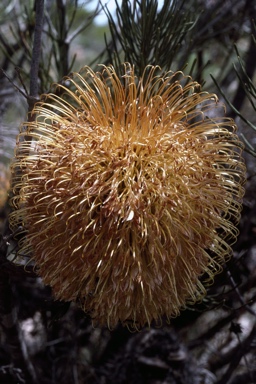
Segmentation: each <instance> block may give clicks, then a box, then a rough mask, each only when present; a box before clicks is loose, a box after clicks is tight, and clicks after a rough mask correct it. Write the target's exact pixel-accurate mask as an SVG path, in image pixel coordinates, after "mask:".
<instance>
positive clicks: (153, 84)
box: [10, 64, 245, 329]
mask: <svg viewBox="0 0 256 384" xmlns="http://www.w3.org/2000/svg"><path fill="white" fill-rule="evenodd" d="M122 70H123V76H121V77H118V75H117V73H116V72H115V69H114V68H113V67H112V66H109V67H105V66H103V67H102V71H101V72H99V73H98V72H94V71H93V70H92V69H90V68H88V67H85V68H83V70H82V72H80V73H74V74H72V75H71V76H70V77H67V78H66V79H64V80H65V82H64V83H63V84H66V85H60V84H57V85H56V89H55V91H54V93H51V94H48V95H44V96H42V98H41V101H40V102H38V103H37V104H36V105H35V107H34V110H33V114H34V116H35V120H34V121H29V122H26V123H24V125H23V130H22V131H21V133H20V135H19V140H18V144H17V149H16V157H15V160H14V162H13V165H12V170H13V178H14V187H13V191H14V197H13V199H12V205H13V207H14V208H15V210H14V211H13V212H12V214H11V216H10V223H11V227H12V229H13V230H14V229H15V228H16V227H17V226H18V225H20V224H21V223H22V225H23V226H24V228H25V229H26V231H27V234H26V236H25V238H24V239H22V242H21V244H20V254H27V255H30V257H31V258H32V260H33V261H34V264H35V268H36V270H37V273H38V274H39V275H40V276H41V277H42V279H43V281H44V283H45V284H47V285H50V286H51V287H52V289H53V292H54V295H55V297H56V298H57V299H60V300H68V301H70V300H71V301H76V302H78V303H79V304H80V306H81V307H82V309H83V310H84V311H86V312H87V313H89V314H90V316H91V317H92V319H93V322H94V324H97V325H105V324H107V325H108V327H110V328H113V327H115V326H116V325H117V323H118V322H119V321H120V322H121V323H122V324H125V325H131V326H132V327H134V328H135V329H137V328H140V327H142V326H144V325H146V324H150V323H151V322H152V321H153V320H154V321H155V322H157V323H161V318H162V317H163V316H165V317H166V318H167V319H170V318H171V317H174V316H177V315H179V313H180V310H181V309H183V308H184V307H185V306H186V304H188V303H195V302H197V301H198V300H201V299H202V298H203V297H204V295H205V294H206V290H205V287H204V284H205V283H209V282H211V281H212V280H213V277H214V275H215V274H216V273H218V272H220V270H221V265H222V264H223V263H225V261H226V260H227V259H228V258H229V257H230V255H231V248H230V245H231V244H232V243H234V242H235V240H236V238H237V235H238V231H237V229H236V227H235V226H236V224H237V222H238V221H239V218H240V211H241V199H242V196H243V193H244V189H243V186H242V185H243V183H244V179H245V166H244V163H243V160H242V159H241V150H242V144H241V142H240V141H239V139H238V137H237V136H236V134H235V131H236V126H235V123H234V121H233V120H232V119H229V118H226V117H223V106H221V105H220V104H219V103H218V100H217V96H216V95H214V94H209V93H207V92H202V91H201V90H200V86H199V84H198V83H196V82H194V81H192V80H191V78H190V77H186V76H184V75H183V74H182V73H181V72H177V73H173V72H167V73H165V74H161V71H160V68H158V67H152V66H148V67H146V69H145V72H144V75H143V76H142V78H139V79H138V78H137V77H136V76H135V74H134V68H133V67H132V66H131V65H130V64H124V65H123V68H122ZM202 275H204V277H205V276H207V278H206V279H205V280H204V281H203V282H202V281H201V280H202V279H201V280H200V277H202Z"/></svg>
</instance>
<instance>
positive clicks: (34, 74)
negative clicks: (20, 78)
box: [28, 0, 44, 112]
mask: <svg viewBox="0 0 256 384" xmlns="http://www.w3.org/2000/svg"><path fill="white" fill-rule="evenodd" d="M35 7H36V19H35V33H34V42H33V50H32V60H31V72H30V89H29V94H30V97H31V98H30V99H29V100H28V106H29V108H28V109H29V112H31V111H32V109H33V107H34V104H35V102H34V101H33V99H36V98H37V97H38V89H39V87H38V73H39V64H40V56H41V40H42V31H43V18H44V0H36V1H35Z"/></svg>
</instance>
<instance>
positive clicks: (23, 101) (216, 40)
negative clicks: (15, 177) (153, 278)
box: [0, 0, 256, 384]
mask: <svg viewBox="0 0 256 384" xmlns="http://www.w3.org/2000/svg"><path fill="white" fill-rule="evenodd" d="M40 4H41V5H43V6H44V7H43V18H42V17H41V18H40V12H39V5H40ZM102 8H104V9H103V10H102ZM99 12H104V13H105V15H106V18H105V20H106V23H105V24H98V23H96V21H95V20H96V16H97V15H98V13H99ZM40 22H41V27H40ZM255 22H256V3H255V1H253V0H230V1H229V0H221V1H220V0H187V1H182V0H164V1H159V2H158V1H156V0H123V1H121V0H120V1H117V2H115V1H111V0H110V1H109V3H107V4H106V5H102V4H101V3H97V2H96V1H93V2H92V1H75V0H73V1H72V0H66V1H65V0H45V1H44V2H43V1H42V0H35V1H34V0H26V1H22V0H12V1H10V0H9V1H7V0H2V1H1V4H0V232H1V239H0V240H1V246H0V252H1V253H0V260H1V267H0V317H1V325H2V327H1V330H0V382H1V383H8V384H11V383H40V384H41V383H42V384H44V383H45V384H51V383H59V382H61V383H63V384H66V383H67V384H72V383H74V384H82V383H102V384H103V383H131V384H133V383H135V384H136V383H151V384H154V383H155V384H157V383H158V384H159V383H170V384H178V383H179V384H183V383H184V384H213V383H217V384H228V383H229V384H238V383H248V384H249V383H255V382H256V368H255V357H254V356H255V347H256V334H255V332H256V328H255V325H256V321H255V316H256V315H255V311H256V306H255V300H256V272H255V271H256V268H255V267H256V197H255V196H256V195H255V187H256V177H255V169H256V168H255V165H256V160H255V156H256V153H255V152H256V133H255V130H256V113H255V112H256V85H255V84H256V79H255V76H256V75H255V69H256V60H255V59H256V27H255ZM38 27H39V28H38ZM36 31H39V35H40V41H41V47H39V46H37V45H36V44H35V41H34V39H35V37H36V36H37V37H38V36H39V35H36ZM36 48H39V49H38V51H37V50H36ZM38 52H39V53H38ZM35 59H39V68H38V73H37V76H36V80H35V79H34V78H32V71H33V69H35V65H34V64H33V63H35ZM123 61H129V62H131V63H132V64H135V65H136V71H137V74H138V75H140V74H141V73H142V72H143V70H144V67H145V65H147V64H154V65H159V66H161V67H162V69H163V70H170V69H171V70H173V71H176V70H183V71H184V72H185V73H186V74H190V75H191V76H192V77H193V78H194V79H195V80H197V81H199V82H200V83H201V84H202V85H203V89H204V90H207V91H210V92H216V93H217V94H218V97H219V98H220V99H221V100H223V101H224V102H225V103H226V106H227V115H229V116H231V117H233V118H234V119H235V121H236V123H237V125H238V129H239V130H238V134H239V135H240V137H241V139H242V140H243V141H244V143H245V152H244V157H245V161H246V165H247V169H248V174H247V179H248V181H247V184H246V195H245V199H244V210H243V214H242V220H241V224H240V232H241V233H240V237H239V240H238V242H237V244H236V245H235V246H234V257H233V259H232V260H231V261H230V262H229V263H228V264H227V265H226V266H225V268H224V271H223V273H222V274H221V275H219V276H218V277H217V279H216V281H215V284H214V285H213V286H212V287H211V288H210V289H209V294H208V296H207V298H206V299H205V300H204V302H203V303H202V304H200V305H197V306H195V307H193V308H188V309H187V310H186V311H184V312H183V313H182V314H181V316H180V317H179V318H177V319H175V320H173V322H172V323H171V325H167V324H166V325H165V326H164V327H163V329H154V327H152V328H151V330H144V331H142V332H141V333H139V334H138V335H133V334H130V333H129V332H128V331H127V330H126V329H124V328H122V327H121V326H120V327H118V328H117V329H116V330H114V331H112V332H110V331H109V330H108V329H97V328H92V327H91V323H90V318H89V317H88V316H86V315H85V314H84V313H81V311H80V310H79V309H78V308H77V307H76V306H75V304H71V305H69V303H60V302H55V301H54V300H53V299H52V297H51V292H50V289H49V288H47V287H44V286H43V285H42V283H41V281H40V279H38V278H37V277H36V276H34V274H33V271H29V273H26V272H25V271H24V269H23V267H22V268H19V267H17V266H15V265H14V264H12V263H11V261H10V259H11V255H12V254H13V253H14V251H13V247H15V244H13V242H12V241H11V234H10V233H9V229H8V212H9V206H8V190H9V188H10V176H9V170H8V167H9V163H10V160H11V157H12V156H13V150H14V146H15V141H16V135H17V133H18V131H19V125H20V124H21V122H23V121H24V120H25V119H26V116H27V113H28V111H29V110H31V108H32V106H33V103H34V102H35V101H36V99H37V98H38V97H39V95H40V94H42V93H47V92H49V91H50V88H51V84H52V83H53V82H59V81H62V78H63V77H64V76H66V75H67V74H68V73H70V72H71V71H78V70H79V69H80V68H81V67H82V66H84V65H90V66H92V67H93V68H94V69H96V68H97V64H100V63H105V64H113V65H114V66H115V67H116V68H117V70H118V67H119V66H120V64H121V63H122V62H123ZM33 65H34V67H33Z"/></svg>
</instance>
